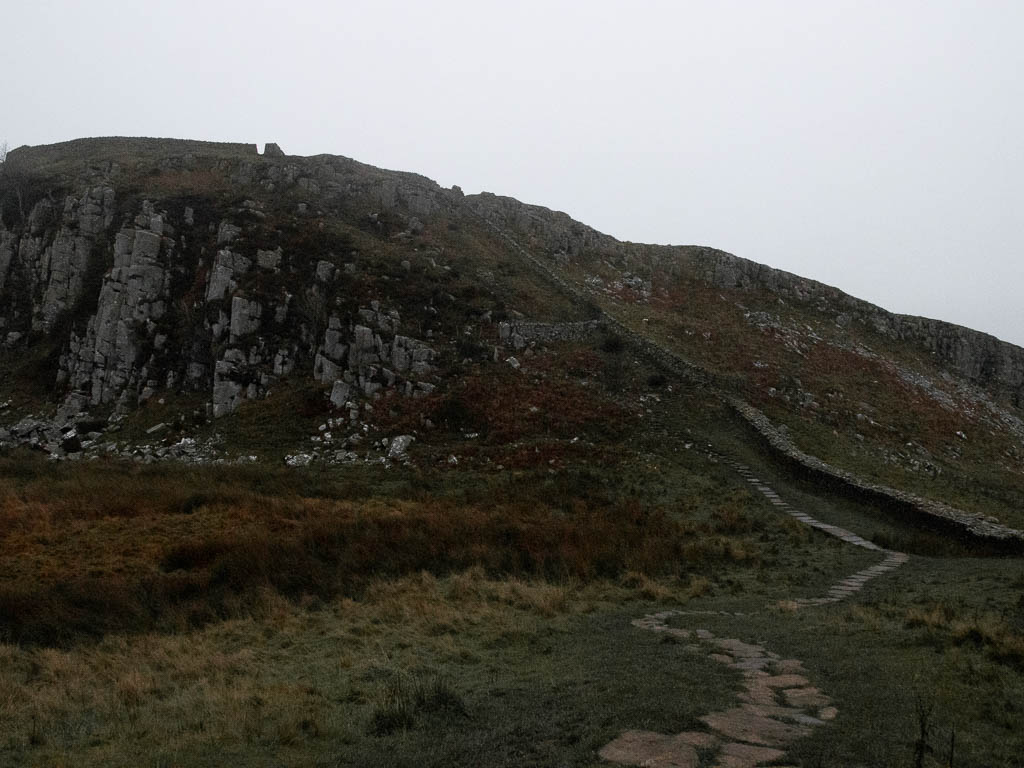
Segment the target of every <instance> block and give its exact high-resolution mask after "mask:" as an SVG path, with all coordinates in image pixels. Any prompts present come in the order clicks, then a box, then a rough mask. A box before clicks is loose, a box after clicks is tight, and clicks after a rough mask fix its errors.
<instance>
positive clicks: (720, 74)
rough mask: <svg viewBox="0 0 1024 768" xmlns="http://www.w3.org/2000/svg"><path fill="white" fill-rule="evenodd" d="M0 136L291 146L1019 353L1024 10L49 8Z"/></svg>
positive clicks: (32, 28) (19, 41)
mask: <svg viewBox="0 0 1024 768" xmlns="http://www.w3.org/2000/svg"><path fill="white" fill-rule="evenodd" d="M0 17H2V24H3V27H4V30H5V34H4V35H3V45H2V46H0V104H2V105H3V106H2V110H0V141H3V140H6V141H7V142H8V144H9V145H10V146H11V147H12V148H13V147H16V146H19V145H21V144H43V143H50V142H55V141H63V140H66V139H71V138H77V137H81V136H104V135H144V136H172V137H182V138H196V139H208V140H216V141H248V142H256V143H260V144H262V143H263V142H266V141H276V142H278V143H279V144H281V146H282V147H283V148H284V150H285V151H286V152H288V153H292V154H319V153H330V154H340V155H347V156H349V157H353V158H355V159H357V160H361V161H363V162H367V163H371V164H373V165H378V166H382V167H386V168H395V169H400V170H409V171H416V172H419V173H422V174H424V175H426V176H429V177H431V178H433V179H435V180H437V181H438V182H439V183H441V184H443V185H445V186H450V185H452V184H459V185H460V186H461V187H462V188H463V189H464V190H465V191H466V192H477V191H480V190H487V191H491V192H496V193H498V194H507V195H512V196H514V197H517V198H519V199H521V200H523V201H525V202H530V203H536V204H540V205H546V206H549V207H551V208H556V209H559V210H564V211H566V212H567V213H569V214H570V215H572V216H573V217H574V218H577V219H580V220H581V221H584V222H585V223H587V224H590V225H591V226H594V227H596V228H597V229H600V230H602V231H604V232H607V233H609V234H611V235H614V236H615V237H618V238H620V239H627V240H636V241H642V242H652V243H673V244H691V243H692V244H702V245H712V246H715V247H718V248H722V249H725V250H728V251H731V252H733V253H736V254H737V255H740V256H744V257H747V258H750V259H754V260H755V261H760V262H764V263H767V264H771V265H772V266H776V267H780V268H782V269H787V270H790V271H792V272H796V273H798V274H801V275H805V276H808V277H813V278H815V279H818V280H821V281H823V282H826V283H829V284H832V285H836V286H838V287H840V288H842V289H843V290H845V291H847V292H849V293H852V294H854V295H856V296H859V297H862V298H865V299H868V300H870V301H873V302H875V303H878V304H881V305H882V306H884V307H886V308H888V309H891V310H894V311H898V312H905V313H911V314H922V315H926V316H930V317H939V318H942V319H945V320H949V321H952V322H956V323H960V324H963V325H969V326H971V327H975V328H978V329H981V330H985V331H988V332H990V333H993V334H995V335H997V336H999V337H1000V338H1003V339H1006V340H1008V341H1013V342H1015V343H1017V344H1024V312H1022V311H1021V302H1020V300H1019V298H1018V295H1019V291H1020V290H1021V287H1022V286H1024V258H1022V257H1024V226H1022V223H1024V216H1022V205H1024V3H1022V2H1019V1H1018V2H970V1H969V0H964V1H963V2H943V1H942V0H930V1H929V2H899V1H898V0H889V2H864V1H861V2H846V1H831V0H813V1H811V0H793V1H792V2H781V1H778V0H764V1H762V2H755V1H754V0H751V1H750V2H738V1H735V0H732V1H730V0H717V1H715V2H711V1H709V2H685V1H684V2H643V1H642V0H635V1H634V2H630V3H626V2H603V1H591V2H583V1H582V0H581V1H580V2H557V0H555V1H549V2H501V3H497V2H486V1H485V0H476V1H475V2H468V1H467V2H433V3H430V2H411V1H408V2H398V1H390V2H389V1H387V0H384V1H381V0H364V1H363V2H359V3H355V2H302V1H301V0H295V1H294V2H288V3H285V2H248V3H241V2H218V0H207V1H206V2H189V1H184V2H175V3H139V2H132V3H128V2H106V1H104V0H91V2H88V3H85V2H69V1H62V2H47V0H36V1H35V2H31V3H30V2H22V3H13V2H12V3H7V4H5V7H4V9H3V11H2V13H0Z"/></svg>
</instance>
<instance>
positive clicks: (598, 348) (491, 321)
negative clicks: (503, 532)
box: [0, 139, 1024, 526]
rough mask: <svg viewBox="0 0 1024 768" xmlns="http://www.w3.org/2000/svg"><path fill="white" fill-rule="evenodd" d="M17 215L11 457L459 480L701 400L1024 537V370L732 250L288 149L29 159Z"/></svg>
mask: <svg viewBox="0 0 1024 768" xmlns="http://www.w3.org/2000/svg"><path fill="white" fill-rule="evenodd" d="M0 206H2V207H0V339H2V343H3V348H4V362H3V365H2V370H0V377H2V378H0V402H2V403H4V404H5V409H4V410H2V411H0V444H18V443H27V444H31V445H34V446H37V447H39V448H40V449H42V450H45V451H47V452H48V453H50V454H52V455H54V456H59V457H63V456H70V457H73V458H76V457H81V456H97V455H101V454H118V455H129V456H135V457H138V458H139V459H140V460H147V461H148V460H155V459H157V458H164V457H172V458H184V459H190V460H210V459H215V458H219V459H224V458H228V459H234V460H237V459H238V458H239V457H242V456H246V457H247V456H256V457H260V456H263V457H266V458H276V459H280V458H283V457H288V459H287V460H288V461H290V462H293V463H295V462H297V463H307V462H311V461H328V462H332V461H346V462H348V461H356V460H367V459H368V458H369V459H371V460H374V461H378V460H381V461H389V460H400V459H405V458H407V456H408V455H409V454H408V452H409V450H410V448H409V446H410V445H411V441H410V440H408V438H415V439H416V441H417V442H416V447H415V448H413V449H411V450H412V451H413V457H414V458H415V455H416V451H422V452H425V453H424V454H423V458H427V456H428V455H429V457H430V460H433V461H438V462H440V463H442V464H443V463H445V462H447V461H448V459H449V457H452V458H457V456H456V455H455V454H456V451H455V450H454V449H453V448H452V445H453V444H452V440H456V439H459V440H462V439H464V436H465V435H468V434H472V435H476V434H482V435H483V436H484V437H483V439H484V440H485V441H490V444H492V445H499V444H505V445H512V444H514V443H517V441H518V442H519V443H522V441H524V440H526V441H529V440H536V439H541V438H543V439H545V440H549V441H550V440H555V441H558V440H561V441H563V442H566V443H567V442H568V441H571V440H572V439H573V438H580V437H583V438H584V439H585V440H586V441H587V442H588V443H589V444H590V445H591V446H601V445H610V443H609V442H608V441H609V440H612V439H613V438H612V437H611V436H614V435H617V436H621V435H622V434H624V431H623V430H625V431H628V430H629V429H632V427H629V426H628V425H629V424H632V423H634V420H635V419H639V418H641V417H643V416H644V414H645V410H649V408H648V406H645V405H644V403H645V402H647V401H645V400H644V398H649V397H655V398H658V397H663V396H666V394H667V393H668V392H673V393H674V395H675V396H680V393H681V392H686V393H688V395H687V396H689V397H692V400H690V401H687V402H686V403H684V410H685V409H689V410H688V412H689V413H690V417H688V421H687V425H686V428H687V429H690V430H691V432H693V431H694V430H696V432H693V433H694V434H697V433H700V434H701V435H703V436H706V437H713V435H714V432H715V426H714V424H715V421H716V420H721V419H729V418H732V416H731V415H730V411H729V409H728V408H725V407H724V406H721V405H720V404H721V403H722V402H725V401H727V400H737V399H738V400H739V401H742V402H745V403H747V404H749V405H750V406H752V407H754V408H756V409H758V411H760V412H761V413H763V414H764V416H765V417H766V418H767V419H768V420H769V421H770V422H772V424H773V425H774V426H775V427H778V428H779V429H780V430H781V434H782V435H783V436H784V437H785V438H786V439H787V440H789V441H790V442H791V443H792V444H793V445H794V446H796V447H797V448H798V449H799V450H800V451H802V452H804V453H806V454H811V455H813V456H815V457H818V458H819V459H821V460H823V461H825V462H828V464H830V465H832V466H834V467H837V468H839V469H841V470H843V471H848V472H852V473H854V474H856V475H857V476H859V477H861V478H863V479H864V480H865V481H866V482H870V483H874V484H877V485H883V486H887V487H890V488H893V489H897V490H899V491H901V492H906V493H910V494H914V495H916V496H918V497H921V498H924V499H930V500H933V501H938V502H944V503H947V504H951V505H953V506H955V507H959V508H962V509H963V510H966V511H967V512H969V513H972V514H973V515H975V516H978V518H979V519H980V518H983V517H984V518H991V519H998V520H1001V521H1003V522H1005V523H1007V524H1009V525H1013V526H1024V513H1022V512H1021V510H1020V503H1019V502H1020V499H1021V498H1022V493H1024V421H1022V418H1024V412H1022V402H1024V397H1022V393H1024V350H1022V349H1020V348H1018V347H1015V346H1013V345H1010V344H1007V343H1004V342H1001V341H998V340H997V339H995V338H993V337H991V336H988V335H986V334H983V333H979V332H976V331H972V330H970V329H966V328H962V327H959V326H954V325H951V324H948V323H943V322H941V321H937V320H928V319H923V318H915V317H907V316H902V315H895V314H892V313H889V312H886V311H885V310H883V309H880V308H878V307H875V306H873V305H871V304H868V303H866V302H863V301H860V300H858V299H855V298H853V297H850V296H848V295H846V294H844V293H842V292H841V291H839V290H837V289H835V288H831V287H829V286H825V285H822V284H820V283H817V282H814V281H810V280H806V279H803V278H800V277H797V276H795V275H791V274H789V273H786V272H782V271H779V270H774V269H771V268H770V267H766V266H763V265H759V264H755V263H754V262H750V261H747V260H744V259H741V258H738V257H736V256H732V255H730V254H727V253H724V252H721V251H716V250H714V249H711V248H703V247H693V246H687V247H666V246H649V245H642V244H634V243H623V242H619V241H617V240H615V239H614V238H611V237H609V236H607V235H603V234H601V233H599V232H597V231H595V230H593V229H591V228H589V227H587V226H585V225H583V224H581V223H579V222H576V221H574V220H572V219H571V218H570V217H568V216H566V215H565V214H563V213H558V212H553V211H550V210H547V209H544V208H540V207H536V206H529V205H526V204H523V203H520V202H518V201H516V200H512V199H510V198H503V197H498V196H495V195H491V194H486V193H485V194H481V195H469V196H465V195H463V194H462V192H461V191H460V190H459V189H458V188H453V189H450V190H446V189H442V188H440V187H439V186H437V185H436V184H434V183H433V182H431V181H429V180H428V179H425V178H423V177H421V176H417V175H414V174H408V173H399V172H393V171H384V170H380V169H377V168H373V167H370V166H366V165H363V164H360V163H358V162H356V161H354V160H350V159H348V158H343V157H334V156H327V155H320V156H315V157H294V156H286V155H284V154H283V153H280V151H279V150H277V148H276V146H274V145H270V146H269V147H268V151H267V152H266V153H265V154H263V155H259V154H257V152H256V148H255V147H254V146H251V145H243V144H214V143H209V142H192V141H177V140H156V139H83V140H78V141H74V142H68V143H65V144H58V145H52V146H47V147H25V148H21V149H17V150H14V151H12V152H11V153H10V154H9V156H8V159H7V162H6V163H5V164H4V165H3V166H2V175H0ZM623 348H625V350H626V351H625V352H622V351H621V350H622V349H623ZM595 384H596V386H595ZM709 398H710V399H709ZM712 403H718V404H719V405H713V404H712ZM648 418H650V416H649V417H648ZM654 418H655V419H657V418H658V417H657V415H656V414H655V415H654ZM609 430H610V431H609ZM616 430H618V431H616ZM663 431H664V434H665V435H666V436H668V437H671V436H672V435H677V434H678V431H677V430H676V428H675V427H673V426H671V425H665V427H664V430H663ZM396 437H401V438H403V439H402V440H401V441H399V443H398V444H396V443H395V440H394V439H395V438H396ZM751 438H752V439H753V438H754V435H753V432H752V433H751ZM614 439H618V438H617V437H616V438H614ZM460 445H461V444H460ZM462 447H463V448H464V447H465V446H462ZM534 447H538V446H534ZM545 450H546V451H547V452H542V451H540V450H539V447H538V451H537V453H536V455H537V456H541V455H543V456H546V457H548V456H549V455H550V446H549V447H548V449H545ZM510 455H511V453H510V452H506V454H503V455H502V456H501V457H500V458H499V457H497V456H495V457H494V463H495V464H498V465H502V466H504V465H505V463H504V462H508V461H509V460H510V458H509V457H510ZM551 460H554V459H551Z"/></svg>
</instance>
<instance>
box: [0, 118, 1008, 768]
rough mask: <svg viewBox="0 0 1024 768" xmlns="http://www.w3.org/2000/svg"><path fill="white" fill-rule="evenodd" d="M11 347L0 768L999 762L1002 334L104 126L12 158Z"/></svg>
mask: <svg viewBox="0 0 1024 768" xmlns="http://www.w3.org/2000/svg"><path fill="white" fill-rule="evenodd" d="M0 347H2V358H0V476H2V477H3V478H4V487H3V489H2V490H0V521H2V523H0V640H3V641H4V642H3V643H0V659H4V660H5V662H6V663H5V665H4V668H5V670H7V671H5V672H3V673H0V683H2V684H3V685H4V686H6V687H5V688H4V689H5V690H10V691H11V692H12V693H11V694H10V696H8V697H7V699H5V700H2V701H0V718H4V717H5V716H6V717H7V718H9V722H13V723H14V726H13V727H12V730H11V731H10V733H11V734H12V735H11V736H9V737H8V741H7V743H6V744H5V743H3V742H0V763H3V762H4V760H7V761H8V762H11V763H12V764H45V763H48V762H50V763H52V762H54V761H55V760H58V758H59V757H60V756H61V755H64V756H65V757H64V758H61V759H71V761H72V762H73V763H74V764H83V765H85V764H94V765H109V764H125V765H128V764H131V763H132V760H137V759H141V757H142V756H146V757H147V759H148V756H152V755H159V760H160V761H162V762H161V764H166V765H179V764H180V765H203V764H215V763H217V762H218V761H223V760H224V759H226V758H227V757H232V758H234V759H235V760H236V761H240V762H243V763H246V764H254V765H255V764H267V765H271V764H274V765H277V764H282V763H283V764H296V765H300V764H301V765H306V764H308V765H314V764H317V765H319V764H335V765H347V764H358V765H368V764H375V763H376V764H388V765H396V764H408V765H452V764H484V765H537V764H550V765H563V764H574V765H593V764H598V763H600V761H601V760H602V759H603V760H610V761H612V762H618V763H625V764H630V763H631V762H632V763H633V764H639V763H643V762H644V761H645V760H646V761H648V762H649V761H651V760H654V761H655V762H654V763H650V764H659V765H660V764H666V765H668V764H683V765H688V764H692V765H698V764H710V761H711V760H712V759H716V760H718V759H720V760H726V758H728V760H732V761H733V762H731V763H729V764H734V765H756V764H762V763H766V762H772V761H776V762H777V761H778V760H779V759H782V756H783V755H784V754H785V755H788V757H787V759H793V760H797V761H802V762H803V763H805V764H821V765H857V764H863V765H878V764H885V763H888V764H903V763H906V764H910V763H909V760H910V757H909V756H911V755H913V754H915V750H918V749H921V750H924V749H925V747H927V750H925V751H926V752H927V754H928V755H929V757H928V759H929V760H931V759H933V758H932V756H934V759H935V760H938V759H939V757H938V756H939V754H940V752H939V742H938V740H937V737H936V736H935V734H936V733H937V732H938V731H937V729H938V728H940V726H941V729H942V733H943V736H942V738H943V739H946V737H947V736H948V734H949V730H950V729H952V730H953V732H954V734H955V736H954V739H953V742H954V744H959V746H958V747H956V749H958V750H960V751H959V753H958V754H959V758H958V759H957V761H956V764H957V765H961V764H962V765H990V764H998V763H999V761H1000V760H1004V759H1009V757H1008V756H1009V755H1013V754H1016V751H1015V750H1017V749H1018V748H1019V747H1020V744H1019V734H1018V735H1017V736H1016V737H1014V738H1010V737H1008V736H1007V734H1009V733H1012V732H1014V729H1015V715H1014V713H1015V712H1016V710H1015V709H1014V707H1015V706H1016V705H1014V704H1013V701H1014V697H1015V696H1016V695H1017V692H1019V689H1020V681H1019V670H1020V669H1021V665H1022V664H1024V650H1022V649H1024V638H1022V636H1021V631H1020V630H1021V626H1024V625H1022V624H1021V621H1022V614H1021V611H1022V610H1024V597H1021V582H1020V575H1019V573H1020V569H1019V562H1020V561H1019V559H1018V556H1019V554H1020V551H1021V548H1022V546H1024V534H1022V533H1021V531H1020V529H1022V528H1024V510H1022V509H1021V506H1020V499H1021V498H1022V493H1024V421H1022V419H1024V411H1022V402H1024V399H1022V396H1024V350H1022V349H1020V348H1018V347H1015V346H1013V345H1010V344H1007V343H1005V342H1001V341H999V340H997V339H995V338H993V337H991V336H988V335H986V334H983V333H979V332H977V331H973V330H970V329H967V328H962V327H959V326H955V325H951V324H948V323H944V322H942V321H939V320H930V319H925V318H917V317H909V316H904V315H897V314H893V313H890V312H887V311H885V310H884V309H881V308H879V307H876V306H873V305H871V304H869V303H867V302H864V301H861V300H859V299H856V298H854V297H851V296H848V295H846V294H844V293H843V292H842V291H840V290H838V289H836V288H832V287H829V286H826V285H823V284H821V283H817V282H814V281H811V280H806V279H804V278H801V277H798V276H796V275H792V274H789V273H786V272H782V271H779V270H775V269H772V268H770V267H767V266H764V265H760V264H756V263H754V262H751V261H747V260H745V259H742V258H739V257H737V256H733V255H731V254H728V253H725V252H722V251H718V250H715V249H713V248H708V247H702V246H654V245H644V244H638V243H628V242H620V241H618V240H616V239H614V238H612V237H610V236H608V235H604V234H602V233H600V232H597V231H596V230H593V229H591V228H590V227H587V226H586V225H584V224H582V223H580V222H577V221H574V220H573V219H572V218H570V217H569V216H568V215H566V214H564V213H560V212H556V211H551V210H548V209H546V208H542V207H538V206H532V205H528V204H525V203H521V202H519V201H516V200H513V199H511V198H506V197H500V196H497V195H494V194H489V193H482V194H479V195H464V194H463V193H462V191H461V190H460V189H458V188H457V187H453V188H452V189H443V188H441V187H439V186H438V185H437V184H435V183H434V182H432V181H430V180H429V179H426V178H424V177H422V176H418V175H415V174H411V173H402V172H396V171H387V170H382V169H378V168H374V167H371V166H368V165H364V164H361V163H359V162H357V161H355V160H352V159H349V158H345V157H337V156H330V155H318V156H314V157H296V156H289V155H286V154H284V153H283V152H282V151H281V150H280V148H278V147H277V146H276V145H273V144H268V145H267V150H266V151H265V152H264V153H263V154H259V153H258V152H257V149H256V147H255V146H253V145H246V144H217V143H211V142H199V141H183V140H170V139H142V138H103V139H80V140H76V141H72V142H67V143H64V144H56V145H51V146H45V147H22V148H19V149H16V150H13V151H11V152H10V153H9V155H8V157H7V160H6V162H5V163H3V164H2V165H0ZM850 574H852V575H850ZM966 584H971V585H972V588H971V589H965V585H966ZM666 606H667V607H666ZM189 648H194V649H196V650H195V651H194V652H193V651H189V650H188V649H189ZM709 654H711V655H710V657H709ZM937 654H938V658H940V660H941V663H939V664H937V663H936V662H935V660H934V659H935V657H936V655H937ZM787 656H791V657H792V658H786V657H787ZM707 658H712V659H715V660H716V661H718V662H720V666H713V667H709V666H708V665H707V664H706V661H705V660H706V659H707ZM861 659H862V660H864V662H863V664H870V665H873V666H872V671H871V672H870V674H869V673H868V672H866V671H865V669H864V668H863V664H862V663H861V662H860V661H858V660H861ZM567 660H572V663H568V662H567ZM111 669H115V670H127V671H125V672H124V674H121V673H118V674H116V675H113V676H111V674H112V673H108V672H105V671H103V670H111ZM669 669H671V670H673V671H671V672H670V671H668V670H669ZM309 670H315V674H314V673H313V672H310V671H309ZM979 674H981V675H983V676H984V680H985V683H984V686H983V691H982V692H981V693H979V692H978V690H976V687H977V686H978V685H980V684H979V683H978V682H977V680H978V677H979ZM4 675H6V677H4ZM665 676H667V677H665ZM663 678H664V679H663ZM762 678H770V679H771V680H772V681H774V682H773V683H771V684H766V683H764V682H763V681H762ZM665 680H670V681H671V686H676V687H677V688H678V690H680V691H682V692H683V693H684V695H682V696H681V697H677V698H678V701H677V700H676V699H673V700H672V701H673V703H671V704H666V703H665V698H666V697H665V694H664V691H665V687H664V686H665V685H666V684H667V683H666V682H665ZM523 681H525V682H523ZM776 683H777V684H776ZM812 683H813V684H812ZM766 686H767V687H766ZM773 686H774V687H773ZM549 689H550V690H549ZM769 689H770V690H769ZM775 689H777V690H775ZM883 690H884V691H888V693H886V696H887V698H885V700H884V701H882V700H881V696H880V694H879V693H878V692H879V691H883ZM979 690H980V689H979ZM236 692H237V693H236ZM737 697H738V698H737ZM915 697H916V698H915ZM5 702H6V703H5ZM502 702H505V703H502ZM737 702H739V703H737ZM751 707H753V708H754V709H751ZM932 712H934V716H933V714H932ZM595 713H599V714H595ZM915 713H916V715H915ZM837 715H838V718H837ZM915 717H916V720H915ZM929 718H931V720H930V721H929ZM507 722H509V723H512V726H511V727H506V726H505V725H502V724H503V723H507ZM239 723H241V724H242V725H241V726H240V727H239V726H238V724H239ZM822 729H824V730H822ZM869 732H870V733H875V734H877V739H876V740H875V742H876V743H874V744H873V745H872V746H870V747H863V740H864V738H865V736H864V734H866V733H869ZM436 733H441V734H444V737H443V738H442V739H441V740H440V741H434V740H432V738H431V735H432V734H436ZM666 734H668V735H666ZM672 734H675V735H672ZM957 740H959V741H957ZM942 749H943V750H945V749H946V747H945V743H943V746H942ZM953 749H954V747H953V746H950V747H949V750H950V752H952V750H953ZM758 750H760V751H758ZM929 750H930V751H929ZM943 754H945V753H943ZM897 755H899V756H902V757H900V758H899V759H897V757H895V756H897ZM68 756H70V757H68ZM903 758H906V759H903ZM922 759H923V758H922ZM943 759H945V757H943ZM275 760H276V762H275ZM687 760H688V761H690V762H685V761H687ZM701 760H703V761H704V762H703V763H701V762H700V761H701ZM658 761H661V762H658ZM673 761H675V762H673ZM744 761H745V762H744ZM948 762H949V763H952V762H953V756H952V754H950V755H949V759H948ZM917 764H919V765H920V764H927V763H920V762H919V763H917Z"/></svg>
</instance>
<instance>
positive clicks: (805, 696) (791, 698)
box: [782, 686, 831, 709]
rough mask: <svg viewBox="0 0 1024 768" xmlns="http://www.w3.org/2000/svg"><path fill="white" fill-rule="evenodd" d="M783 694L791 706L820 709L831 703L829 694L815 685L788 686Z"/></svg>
mask: <svg viewBox="0 0 1024 768" xmlns="http://www.w3.org/2000/svg"><path fill="white" fill-rule="evenodd" d="M782 696H783V698H785V700H786V703H787V704H789V705H790V706H792V707H802V708H804V709H819V708H821V707H827V706H828V705H829V704H831V702H830V701H829V698H828V696H826V695H825V694H823V693H822V692H821V691H819V690H818V689H817V688H815V687H814V686H806V687H804V688H787V689H785V690H784V691H783V692H782Z"/></svg>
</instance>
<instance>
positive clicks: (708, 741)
mask: <svg viewBox="0 0 1024 768" xmlns="http://www.w3.org/2000/svg"><path fill="white" fill-rule="evenodd" d="M676 738H677V739H678V740H679V741H681V742H683V743H684V744H689V745H690V746H691V747H697V749H712V748H713V747H717V746H718V745H719V743H720V742H719V740H718V737H717V736H715V735H713V734H710V733H705V732H704V731H684V732H683V733H680V734H677V735H676Z"/></svg>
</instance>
